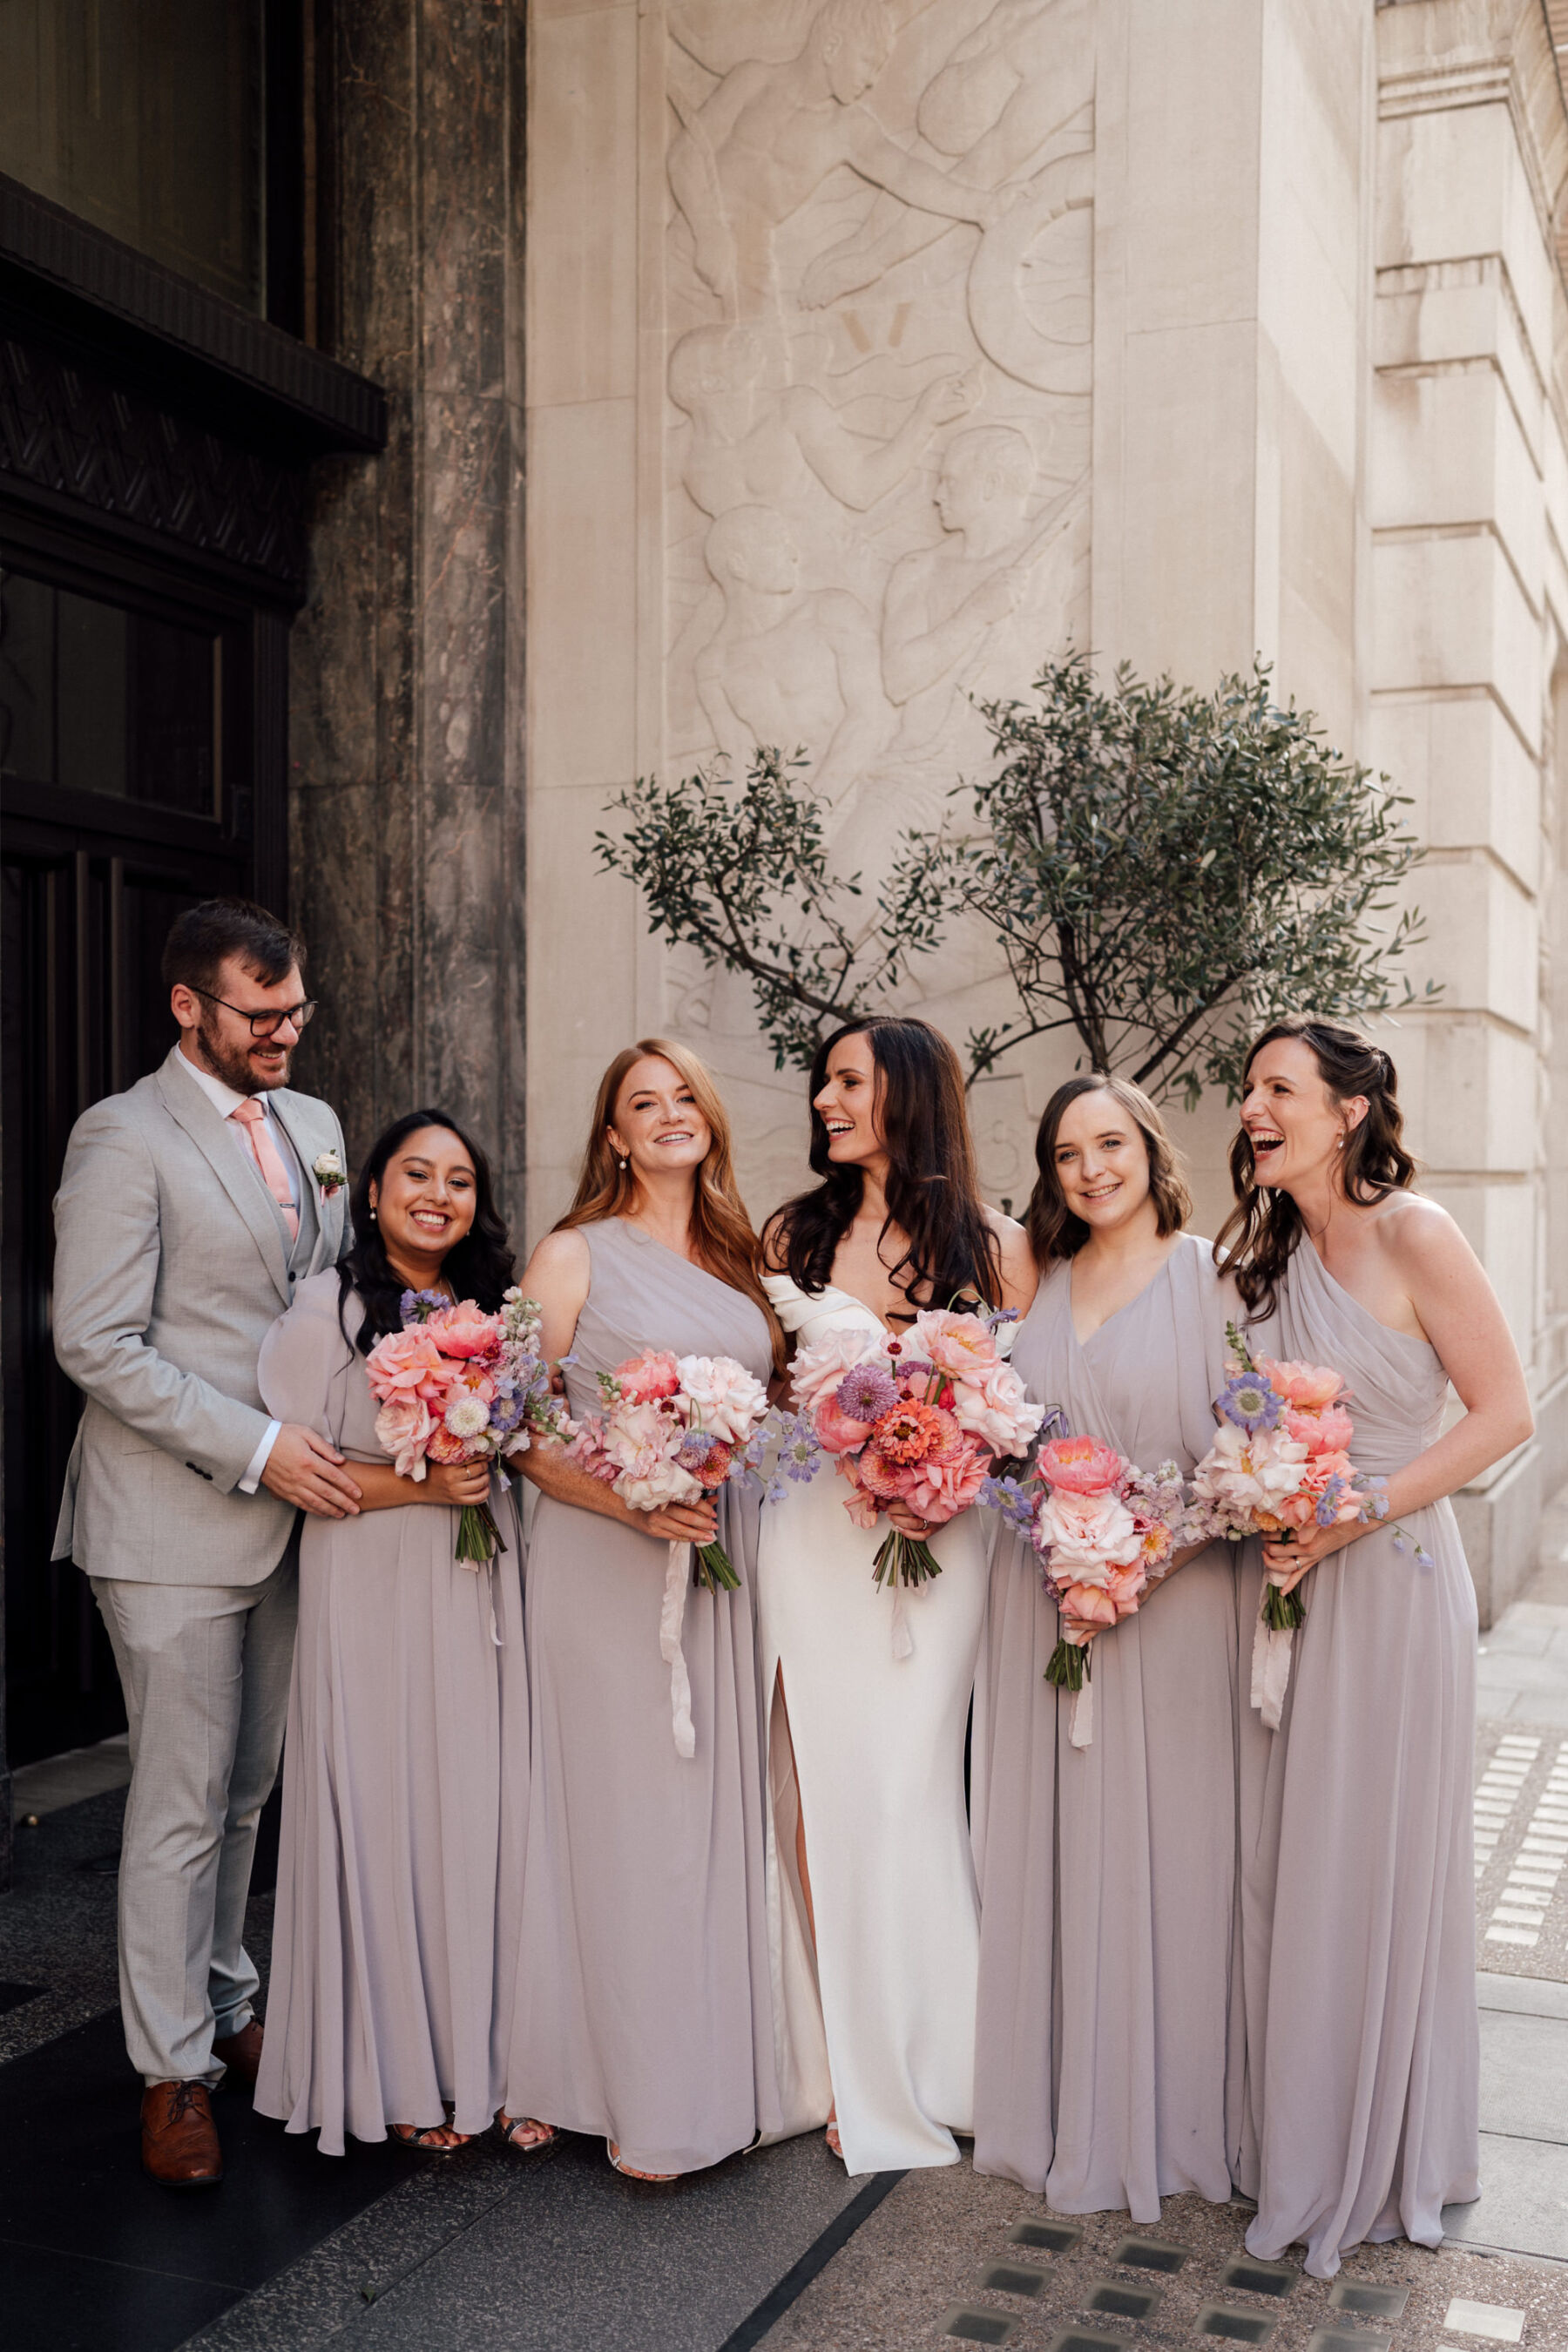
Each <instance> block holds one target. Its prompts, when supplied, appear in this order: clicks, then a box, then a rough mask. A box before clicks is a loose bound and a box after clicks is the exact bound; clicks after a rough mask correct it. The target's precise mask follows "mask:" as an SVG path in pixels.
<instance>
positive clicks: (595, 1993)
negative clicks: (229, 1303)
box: [507, 1037, 781, 2179]
mask: <svg viewBox="0 0 1568 2352" xmlns="http://www.w3.org/2000/svg"><path fill="white" fill-rule="evenodd" d="M525 1284H526V1287H527V1289H528V1292H529V1295H530V1296H531V1297H534V1298H537V1299H538V1301H539V1304H540V1307H541V1308H542V1313H543V1329H542V1337H543V1343H544V1348H545V1351H546V1353H547V1354H548V1355H549V1356H550V1357H551V1358H552V1359H553V1360H557V1361H559V1360H562V1359H564V1360H565V1371H566V1392H567V1398H568V1401H569V1402H570V1404H571V1408H572V1411H573V1412H574V1413H575V1414H578V1415H582V1414H586V1413H591V1412H596V1411H597V1410H598V1409H599V1404H600V1393H599V1387H598V1377H597V1376H598V1375H599V1374H600V1373H604V1372H610V1371H614V1370H615V1369H616V1366H617V1365H619V1364H622V1363H625V1362H626V1360H627V1359H628V1358H630V1357H634V1356H637V1355H639V1354H641V1353H642V1352H643V1350H644V1349H660V1350H668V1352H669V1353H670V1354H671V1355H673V1356H676V1357H681V1356H689V1355H702V1356H729V1357H732V1358H734V1359H735V1360H737V1361H739V1362H741V1363H742V1364H743V1365H744V1366H745V1367H746V1369H747V1370H748V1371H750V1372H751V1373H752V1375H753V1376H754V1377H755V1378H756V1379H757V1380H759V1381H763V1380H766V1378H767V1377H768V1374H769V1372H770V1370H772V1368H773V1338H774V1327H773V1319H772V1317H771V1315H770V1314H769V1311H768V1305H767V1299H766V1297H765V1296H764V1294H763V1287H762V1284H761V1281H760V1280H759V1278H758V1275H757V1270H756V1240H755V1236H754V1235H753V1234H752V1226H751V1223H750V1220H749V1219H748V1217H747V1215H746V1211H745V1205H744V1203H743V1202H742V1199H741V1195H740V1191H739V1188H738V1187H737V1185H736V1182H735V1175H734V1170H733V1166H732V1163H731V1152H730V1126H729V1120H728V1118H726V1116H725V1111H724V1106H723V1103H722V1101H721V1098H720V1096H719V1092H718V1089H717V1087H715V1086H714V1084H713V1080H712V1078H711V1077H710V1075H709V1073H708V1072H707V1070H705V1069H704V1067H703V1066H702V1064H701V1063H700V1061H699V1060H698V1059H697V1057H696V1055H693V1054H690V1053H689V1052H688V1051H687V1050H686V1048H685V1047H684V1046H683V1045H675V1044H672V1043H671V1042H670V1041H669V1040H668V1038H663V1037H645V1038H643V1039H642V1040H641V1041H640V1042H639V1043H638V1044H637V1045H628V1046H627V1047H626V1049H625V1050H624V1051H623V1052H622V1053H619V1054H617V1055H616V1057H615V1059H614V1061H613V1062H612V1063H611V1064H610V1066H609V1068H608V1069H607V1070H606V1071H605V1076H604V1078H603V1081H602V1082H601V1084H600V1087H599V1096H598V1100H597V1102H596V1103H595V1107H594V1115H593V1120H592V1124H591V1126H590V1128H589V1130H588V1141H587V1148H586V1150H585V1151H584V1159H583V1171H582V1176H581V1180H580V1181H579V1183H578V1186H577V1194H576V1198H575V1199H574V1202H573V1203H572V1206H571V1208H570V1209H569V1210H568V1211H567V1213H566V1214H565V1216H564V1217H563V1218H562V1220H561V1222H560V1223H559V1224H558V1225H556V1227H555V1229H554V1231H553V1232H552V1233H549V1234H546V1235H545V1236H544V1239H543V1240H542V1242H541V1243H540V1244H539V1246H538V1248H537V1249H536V1250H535V1251H534V1253H533V1255H532V1257H531V1260H530V1261H529V1266H528V1273H527V1276H526V1277H525ZM522 1468H523V1472H524V1475H526V1476H527V1477H529V1478H530V1479H531V1481H532V1482H533V1484H534V1485H535V1486H537V1487H538V1488H539V1489H540V1499H539V1502H538V1505H537V1507H536V1508H535V1511H534V1515H533V1523H532V1527H531V1531H530V1543H529V1560H528V1642H529V1656H530V1665H531V1682H532V1691H533V1706H532V1716H533V1769H532V1791H531V1804H530V1811H529V1829H528V1878H527V1883H526V1885H525V1889H524V1895H523V1914H522V1937H521V1958H520V1959H519V1963H518V1970H517V1993H516V2002H515V2007H514V2009H513V2011H512V2014H511V2016H510V2020H509V2021H508V2022H509V2026H510V2035H509V2052H508V2064H507V2089H508V2098H507V2105H508V2107H509V2108H510V2111H511V2112H512V2113H513V2114H520V2115H521V2114H527V2115H529V2116H547V2117H548V2118H549V2121H550V2123H551V2125H552V2126H562V2127H563V2128H564V2129H566V2130H568V2131H577V2132H591V2133H593V2134H595V2136H596V2137H599V2138H601V2139H603V2140H604V2141H605V2147H606V2152H607V2154H608V2157H609V2159H610V2162H611V2163H612V2164H613V2165H614V2166H615V2167H616V2169H617V2170H618V2171H621V2172H626V2173H630V2174H632V2175H633V2176H635V2177H636V2178H637V2179H670V2178H672V2177H673V2176H675V2175H677V2174H679V2173H683V2172H692V2171H696V2170H698V2169H700V2168H702V2167H704V2166H707V2165H710V2164H717V2163H719V2162H720V2160H721V2158H724V2157H727V2156H732V2155H734V2154H735V2153H736V2151H737V2150H738V2149H741V2148H743V2147H750V2146H751V2144H752V2141H753V2140H754V2139H755V2138H756V2137H757V2136H758V2134H759V2133H764V2134H768V2135H770V2136H771V2135H773V2134H774V2133H776V2132H777V2130H778V2128H779V2126H780V2122H781V2114H780V2108H779V2102H778V2095H777V2090H776V2087H775V2082H776V2078H775V2073H774V2063H773V2007H772V2000H771V1998H770V1990H769V1984H768V1959H767V1955H768V1937H767V1923H766V1916H765V1909H764V1891H765V1881H764V1859H763V1786H762V1742H761V1737H760V1733H759V1729H758V1721H757V1716H758V1704H757V1678H756V1648H755V1639H754V1634H753V1631H752V1604H751V1597H750V1593H749V1591H746V1590H744V1589H742V1590H741V1591H734V1592H715V1591H710V1590H708V1589H707V1588H706V1587H694V1586H693V1585H691V1583H690V1582H689V1568H687V1569H686V1574H687V1577H688V1582H687V1585H686V1589H685V1594H684V1617H683V1620H682V1622H681V1624H680V1627H679V1643H680V1647H681V1649H682V1651H683V1652H684V1655H685V1661H686V1669H687V1673H688V1675H689V1680H690V1686H691V1699H690V1716H691V1725H692V1728H693V1730H694V1732H695V1738H696V1747H695V1752H694V1753H691V1754H684V1753H680V1752H678V1750H677V1748H676V1744H675V1738H674V1733H673V1729H672V1726H671V1718H670V1668H669V1665H668V1664H667V1663H666V1661H665V1657H664V1655H663V1654H661V1650H660V1634H661V1618H662V1615H663V1612H664V1609H665V1605H666V1604H665V1596H666V1578H667V1571H668V1567H669V1564H670V1550H669V1548H670V1545H671V1544H672V1543H673V1544H676V1545H688V1544H692V1543H699V1544H700V1543H709V1542H711V1541H712V1540H713V1538H714V1537H715V1534H717V1536H718V1538H719V1539H720V1540H721V1542H722V1543H723V1545H724V1547H725V1549H726V1550H727V1551H728V1553H729V1556H730V1559H731V1563H732V1565H733V1567H734V1569H735V1571H736V1573H737V1575H738V1576H739V1577H740V1579H741V1581H742V1588H744V1587H747V1586H749V1585H750V1583H751V1580H752V1556H753V1553H754V1549H755V1538H756V1508H755V1502H754V1499H753V1498H752V1497H751V1496H746V1495H745V1494H743V1493H742V1492H740V1491H738V1490H737V1489H736V1488H735V1487H733V1486H723V1487H721V1488H720V1490H719V1492H718V1494H717V1495H716V1496H713V1497H712V1498H711V1499H704V1500H702V1501H700V1502H695V1503H678V1504H667V1505H664V1506H663V1507H660V1508H659V1509H658V1510H655V1511H639V1510H633V1509H632V1508H631V1507H629V1506H628V1505H627V1504H626V1503H624V1502H623V1501H622V1500H621V1498H620V1496H618V1495H616V1493H615V1492H614V1491H613V1489H612V1488H611V1487H609V1486H605V1485H602V1484H601V1483H600V1481H599V1480H598V1479H596V1478H594V1477H591V1476H590V1475H589V1474H588V1472H587V1471H586V1470H585V1469H584V1468H583V1467H582V1466H581V1465H579V1464H577V1463H575V1462H573V1461H570V1460H568V1459H567V1458H566V1456H565V1455H564V1454H563V1453H562V1452H561V1451H560V1450H559V1449H547V1448H543V1447H536V1448H534V1450H533V1451H532V1452H531V1453H529V1454H525V1455H524V1456H523V1461H522ZM678 1565H684V1563H678Z"/></svg>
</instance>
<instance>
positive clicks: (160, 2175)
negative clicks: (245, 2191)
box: [142, 2083, 223, 2189]
mask: <svg viewBox="0 0 1568 2352" xmlns="http://www.w3.org/2000/svg"><path fill="white" fill-rule="evenodd" d="M142 2163H143V2165H144V2166H145V2167H146V2168H147V2170H148V2171H149V2172H150V2173H151V2174H152V2176H153V2179H154V2180H156V2181H160V2182H161V2183H162V2184H163V2187H164V2188H165V2189H216V2187H217V2185H218V2182H219V2181H220V2180H221V2179H223V2150H222V2148H221V2147H219V2146H218V2137H217V2126H216V2124H215V2123H214V2121H213V2111H212V2100H211V2098H210V2097H209V2096H208V2094H207V2086H206V2084H205V2083H153V2084H149V2085H148V2087H147V2089H146V2090H144V2091H143V2092H142Z"/></svg>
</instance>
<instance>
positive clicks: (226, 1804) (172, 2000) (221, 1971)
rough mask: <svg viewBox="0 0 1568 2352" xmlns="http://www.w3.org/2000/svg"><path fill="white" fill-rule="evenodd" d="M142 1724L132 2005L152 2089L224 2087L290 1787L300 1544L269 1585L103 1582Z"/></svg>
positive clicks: (130, 1709) (123, 2000) (106, 1612)
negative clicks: (248, 1921)
mask: <svg viewBox="0 0 1568 2352" xmlns="http://www.w3.org/2000/svg"><path fill="white" fill-rule="evenodd" d="M90 1581H91V1585H92V1591H93V1598H94V1599H95V1600H96V1601H97V1602H98V1605H99V1608H100V1612H102V1616H103V1622H104V1623H105V1625H106V1626H107V1627H108V1628H109V1638H110V1642H111V1643H113V1645H114V1658H115V1664H117V1665H118V1666H119V1668H120V1680H121V1686H122V1688H123V1690H124V1693H125V1712H126V1715H127V1717H129V1719H130V1725H131V1793H130V1796H129V1798H128V1800H127V1801H126V1806H125V1831H124V1837H123V1841H122V1843H121V1850H120V2006H121V2014H122V2016H123V2017H124V2020H125V2046H126V2049H127V2050H128V2051H129V2053H130V2055H131V2063H132V2065H133V2066H134V2067H135V2068H136V2070H137V2072H138V2074H141V2075H142V2078H143V2080H144V2081H145V2082H148V2083H167V2082H178V2083H198V2082H199V2083H209V2084H211V2083H216V2082H217V2081H218V2080H219V2079H220V2078H221V2076H222V2074H223V2067H222V2064H221V2063H218V2062H216V2061H215V2059H214V2057H213V2040H214V2037H215V2036H221V2035H225V2034H229V2033H237V2032H239V2031H240V2029H241V2027H242V2026H244V2025H246V2024H247V2023H248V2021H249V2019H250V2015H251V2007H250V2004H251V2001H252V2000H253V1999H254V1998H255V1995H256V1991H257V1989H258V1983H259V1979H258V1976H257V1973H256V1969H255V1968H254V1967H253V1966H252V1964H251V1961H250V1959H249V1958H248V1956H247V1952H246V1949H245V1944H244V1931H245V1903H246V1896H247V1894H248V1892H249V1888H250V1864H251V1857H252V1855H253V1853H254V1852H255V1850H256V1824H257V1821H258V1817H259V1815H260V1811H261V1808H262V1806H263V1805H264V1804H265V1803H266V1801H267V1799H268V1796H269V1794H270V1793H271V1790H272V1784H273V1782H274V1780H276V1779H277V1777H278V1759H279V1754H280V1753H281V1750H282V1746H283V1727H284V1724H285V1722H286V1720H287V1717H288V1712H289V1671H290V1667H291V1665H292V1662H293V1656H294V1619H295V1612H296V1608H297V1604H298V1600H299V1545H298V1538H297V1537H296V1538H294V1539H292V1540H291V1541H290V1542H289V1548H288V1549H287V1551H286V1552H285V1553H284V1555H283V1557H282V1559H280V1560H279V1563H278V1565H277V1567H276V1568H275V1569H274V1570H272V1573H271V1575H270V1576H268V1577H264V1578H263V1579H262V1580H261V1582H260V1583H259V1584H244V1585H221V1584H143V1583H140V1582H138V1581H135V1580H132V1579H131V1578H128V1577H107V1576H95V1577H93V1578H92V1579H91V1580H90Z"/></svg>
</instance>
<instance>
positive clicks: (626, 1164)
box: [621, 1160, 632, 1176]
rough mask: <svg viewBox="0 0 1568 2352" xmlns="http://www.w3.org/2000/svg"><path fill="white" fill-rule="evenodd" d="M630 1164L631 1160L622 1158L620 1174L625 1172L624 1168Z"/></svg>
mask: <svg viewBox="0 0 1568 2352" xmlns="http://www.w3.org/2000/svg"><path fill="white" fill-rule="evenodd" d="M631 1164H632V1163H631V1161H630V1160H622V1162H621V1174H622V1175H623V1176H624V1175H625V1174H626V1170H627V1169H628V1168H629V1167H630V1166H631Z"/></svg>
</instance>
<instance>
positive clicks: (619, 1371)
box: [616, 1348, 680, 1404]
mask: <svg viewBox="0 0 1568 2352" xmlns="http://www.w3.org/2000/svg"><path fill="white" fill-rule="evenodd" d="M616 1380H617V1381H618V1382H619V1383H620V1391H621V1394H622V1396H623V1397H624V1398H625V1399H626V1402H627V1403H628V1404H649V1403H653V1402H657V1400H658V1398H660V1397H672V1396H674V1395H675V1393H676V1391H678V1390H679V1386H680V1370H679V1366H678V1365H677V1363H676V1360H675V1358H674V1357H673V1356H672V1355H669V1354H668V1352H666V1351H664V1350H661V1349H657V1348H645V1349H644V1350H643V1352H642V1354H641V1355H640V1356H629V1357H628V1358H627V1359H626V1362H625V1363H624V1364H617V1365H616Z"/></svg>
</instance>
